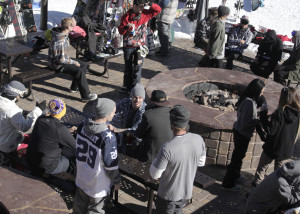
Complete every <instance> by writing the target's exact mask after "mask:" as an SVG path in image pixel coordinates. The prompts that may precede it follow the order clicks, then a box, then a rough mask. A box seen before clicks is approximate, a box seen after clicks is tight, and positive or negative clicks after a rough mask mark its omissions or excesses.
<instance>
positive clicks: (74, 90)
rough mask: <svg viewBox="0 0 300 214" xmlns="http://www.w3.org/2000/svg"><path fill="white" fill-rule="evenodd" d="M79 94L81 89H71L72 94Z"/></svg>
mask: <svg viewBox="0 0 300 214" xmlns="http://www.w3.org/2000/svg"><path fill="white" fill-rule="evenodd" d="M78 92H79V88H76V89H72V88H70V93H78Z"/></svg>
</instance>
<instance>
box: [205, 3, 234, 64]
mask: <svg viewBox="0 0 300 214" xmlns="http://www.w3.org/2000/svg"><path fill="white" fill-rule="evenodd" d="M229 14H230V9H229V8H228V7H226V6H222V5H220V6H219V7H218V19H217V20H216V21H215V22H214V23H213V25H212V26H211V29H210V35H209V40H208V48H207V54H208V56H209V59H210V62H209V63H208V67H212V68H223V65H222V59H223V58H224V56H225V21H226V19H227V18H228V16H229Z"/></svg>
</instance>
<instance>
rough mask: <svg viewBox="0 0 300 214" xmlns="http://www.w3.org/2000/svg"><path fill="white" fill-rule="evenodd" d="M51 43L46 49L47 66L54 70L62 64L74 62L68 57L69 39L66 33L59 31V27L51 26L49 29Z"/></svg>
mask: <svg viewBox="0 0 300 214" xmlns="http://www.w3.org/2000/svg"><path fill="white" fill-rule="evenodd" d="M51 37H52V38H51V43H50V45H49V50H48V63H49V67H50V68H52V69H54V70H56V69H59V68H60V67H61V65H62V64H74V63H75V61H74V60H72V59H71V58H70V55H69V50H70V40H69V37H68V35H66V34H63V33H61V28H53V29H52V31H51Z"/></svg>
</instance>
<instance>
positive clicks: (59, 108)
mask: <svg viewBox="0 0 300 214" xmlns="http://www.w3.org/2000/svg"><path fill="white" fill-rule="evenodd" d="M66 109H67V108H66V104H65V103H64V101H63V100H62V99H60V98H56V99H54V100H51V101H50V102H49V112H50V114H51V115H52V116H53V117H56V118H59V119H60V118H62V117H63V116H64V115H65V114H66Z"/></svg>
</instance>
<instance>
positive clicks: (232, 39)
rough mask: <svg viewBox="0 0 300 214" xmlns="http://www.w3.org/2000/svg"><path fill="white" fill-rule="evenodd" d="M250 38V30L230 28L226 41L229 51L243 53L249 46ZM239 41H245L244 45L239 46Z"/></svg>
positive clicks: (238, 27)
mask: <svg viewBox="0 0 300 214" xmlns="http://www.w3.org/2000/svg"><path fill="white" fill-rule="evenodd" d="M252 37H253V34H252V32H251V31H250V28H246V29H242V28H241V27H240V26H237V27H234V28H232V30H231V32H230V35H229V39H228V48H229V50H231V51H236V52H240V53H243V51H244V50H245V49H246V48H247V47H248V45H249V44H250V42H251V40H252ZM241 40H245V44H241V42H240V41H241Z"/></svg>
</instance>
